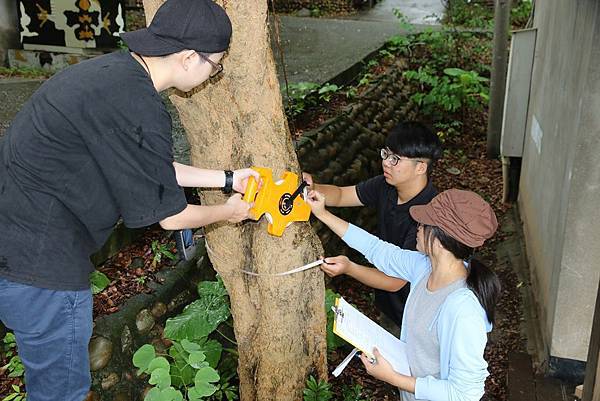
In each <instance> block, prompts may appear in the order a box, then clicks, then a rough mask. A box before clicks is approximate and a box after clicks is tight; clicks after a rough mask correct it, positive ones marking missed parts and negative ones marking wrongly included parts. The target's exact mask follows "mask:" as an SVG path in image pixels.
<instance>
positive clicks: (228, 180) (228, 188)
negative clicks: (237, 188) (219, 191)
mask: <svg viewBox="0 0 600 401" xmlns="http://www.w3.org/2000/svg"><path fill="white" fill-rule="evenodd" d="M232 191H233V171H231V170H225V186H224V187H223V193H224V194H230V193H231V192H232Z"/></svg>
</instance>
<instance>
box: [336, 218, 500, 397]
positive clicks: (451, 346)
mask: <svg viewBox="0 0 600 401" xmlns="http://www.w3.org/2000/svg"><path fill="white" fill-rule="evenodd" d="M342 239H343V240H344V241H345V242H346V243H347V244H348V245H349V246H350V247H352V248H354V249H356V250H357V251H359V252H361V253H362V254H363V255H364V256H365V257H366V258H367V259H368V260H369V262H371V263H373V265H375V266H376V267H377V268H378V269H379V270H381V271H382V272H383V273H385V274H387V275H388V276H392V277H398V278H401V279H403V280H406V281H408V282H410V283H411V294H409V295H408V300H407V303H408V302H409V301H410V296H411V295H412V288H413V287H414V286H415V285H416V284H417V283H418V282H419V281H420V280H422V279H423V278H425V277H427V276H428V275H429V273H430V272H431V260H430V259H429V257H428V256H427V255H425V254H422V253H420V252H417V251H409V250H404V249H402V248H399V247H397V246H395V245H392V244H389V243H387V242H385V241H382V240H380V239H379V238H377V237H375V236H374V235H371V234H369V233H367V232H366V231H364V230H362V229H360V228H358V227H356V226H354V225H352V224H350V226H349V227H348V230H347V231H346V233H345V234H344V236H343V238H342ZM405 319H406V314H405V315H404V316H403V320H402V331H401V333H400V340H402V341H406V330H405V328H406V327H407V325H409V324H410V322H406V321H405ZM435 322H437V324H434V323H435ZM434 326H437V336H438V340H439V345H440V378H439V379H436V378H435V377H432V376H425V377H417V378H416V385H415V398H416V399H418V400H430V401H478V400H480V399H481V397H482V396H483V393H484V388H485V379H486V377H487V376H488V374H489V373H488V370H487V366H488V365H487V362H486V361H485V360H484V359H483V353H484V350H485V345H486V343H487V333H488V332H490V331H491V330H492V325H491V323H490V322H489V321H488V319H487V316H486V313H485V310H484V309H483V307H482V306H481V304H480V303H479V300H478V299H477V297H476V296H475V294H474V293H473V291H471V290H470V289H468V288H460V289H457V290H455V291H454V292H452V293H451V294H449V295H448V297H447V298H446V300H445V301H444V303H443V304H442V305H441V306H440V308H439V310H438V312H437V316H436V317H435V318H434V319H433V321H432V324H431V325H430V326H429V330H432V329H433V327H434ZM407 346H409V347H410V344H407Z"/></svg>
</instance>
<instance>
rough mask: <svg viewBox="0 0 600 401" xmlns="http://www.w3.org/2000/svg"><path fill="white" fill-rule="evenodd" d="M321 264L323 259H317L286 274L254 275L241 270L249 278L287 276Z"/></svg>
mask: <svg viewBox="0 0 600 401" xmlns="http://www.w3.org/2000/svg"><path fill="white" fill-rule="evenodd" d="M322 264H323V259H319V260H316V261H314V262H312V263H309V264H307V265H304V266H300V267H296V268H295V269H292V270H288V271H286V272H281V273H254V272H251V271H248V270H243V269H242V272H243V273H246V274H249V275H250V276H287V275H288V274H294V273H299V272H302V271H304V270H308V269H312V268H313V267H316V266H319V265H322Z"/></svg>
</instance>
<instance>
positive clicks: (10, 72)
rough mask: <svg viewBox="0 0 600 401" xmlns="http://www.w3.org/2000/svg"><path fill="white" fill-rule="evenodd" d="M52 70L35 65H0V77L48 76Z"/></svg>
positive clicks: (51, 73)
mask: <svg viewBox="0 0 600 401" xmlns="http://www.w3.org/2000/svg"><path fill="white" fill-rule="evenodd" d="M53 74H54V71H50V70H45V69H43V68H35V67H0V77H8V78H11V77H20V78H48V77H51V76H52V75H53Z"/></svg>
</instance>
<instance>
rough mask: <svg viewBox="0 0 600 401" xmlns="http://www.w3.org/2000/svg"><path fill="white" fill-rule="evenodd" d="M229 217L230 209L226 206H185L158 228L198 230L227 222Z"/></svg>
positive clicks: (164, 220)
mask: <svg viewBox="0 0 600 401" xmlns="http://www.w3.org/2000/svg"><path fill="white" fill-rule="evenodd" d="M231 215H232V211H231V207H230V206H228V205H227V204H222V205H213V206H201V205H187V207H186V208H185V209H184V210H183V211H181V212H180V213H178V214H176V215H173V216H169V217H167V218H166V219H163V220H161V221H160V226H161V227H162V228H164V229H165V230H182V229H184V228H198V227H203V226H206V225H208V224H212V223H216V222H218V221H224V220H227V219H229V218H230V217H231Z"/></svg>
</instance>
